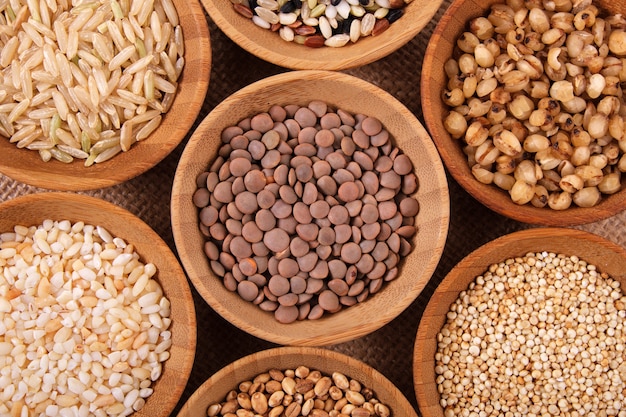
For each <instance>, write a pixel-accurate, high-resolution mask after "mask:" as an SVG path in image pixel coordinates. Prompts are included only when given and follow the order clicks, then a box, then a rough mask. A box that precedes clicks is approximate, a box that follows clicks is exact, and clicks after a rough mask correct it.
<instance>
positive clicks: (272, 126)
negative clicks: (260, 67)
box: [193, 101, 419, 323]
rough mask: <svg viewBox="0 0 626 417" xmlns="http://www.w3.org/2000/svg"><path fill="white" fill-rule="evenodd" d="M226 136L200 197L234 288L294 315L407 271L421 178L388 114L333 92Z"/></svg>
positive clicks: (306, 314)
mask: <svg viewBox="0 0 626 417" xmlns="http://www.w3.org/2000/svg"><path fill="white" fill-rule="evenodd" d="M222 141H223V144H222V146H221V148H220V149H219V156H218V157H217V159H216V160H215V161H214V162H213V163H212V164H211V166H210V167H209V169H208V170H207V171H206V172H203V173H202V174H201V175H199V176H198V178H197V187H198V188H197V190H196V192H195V193H194V196H193V201H194V204H195V205H196V206H197V207H198V208H199V226H200V229H201V231H202V233H203V234H204V235H205V236H206V238H207V239H206V242H205V246H204V251H205V253H206V255H207V257H208V258H209V261H210V265H211V268H212V270H213V271H214V272H215V274H216V275H218V276H219V277H220V278H221V279H222V280H223V282H224V285H225V286H226V288H228V289H229V290H231V291H236V292H238V293H239V295H240V296H241V297H242V298H243V299H245V300H247V301H250V302H253V303H254V304H257V305H258V306H259V307H260V308H261V309H263V310H265V311H271V312H274V315H275V317H276V319H277V320H278V321H279V322H283V323H288V322H293V321H295V320H303V319H317V318H319V317H321V316H322V315H323V314H324V313H334V312H337V311H339V310H341V309H342V308H344V307H348V306H351V305H354V304H356V303H359V302H362V301H364V300H365V299H367V298H368V297H369V296H370V295H371V294H374V293H376V292H378V291H379V290H380V289H381V288H382V286H383V285H384V283H385V282H387V281H390V280H393V279H395V278H396V277H397V275H398V267H399V263H400V259H401V258H402V257H404V256H406V255H407V254H408V253H409V252H410V251H411V248H412V244H411V239H412V238H413V236H414V235H415V234H416V232H417V231H416V227H415V216H416V215H417V213H418V211H419V203H418V201H417V200H416V198H415V197H413V196H412V195H413V194H414V193H415V192H416V190H417V187H418V183H417V177H416V175H415V173H414V172H413V165H412V162H411V160H410V159H409V157H408V156H407V155H406V154H404V153H402V152H401V151H400V149H399V148H397V147H396V146H395V145H394V144H393V143H392V138H391V137H390V135H389V132H388V131H387V130H386V129H385V128H384V126H383V125H382V123H381V122H380V121H379V120H378V119H376V118H375V117H371V116H366V115H362V114H357V115H355V116H353V115H351V114H349V113H348V112H346V111H343V110H341V109H339V110H336V111H333V110H332V109H331V108H329V107H328V105H327V104H326V103H324V102H321V101H312V102H310V103H309V105H308V106H305V107H301V106H296V105H287V106H284V107H283V106H277V105H276V106H272V107H271V108H270V109H269V111H268V112H264V113H259V114H256V115H254V116H251V117H248V118H246V119H244V120H242V121H241V122H240V123H239V124H238V125H236V126H231V127H228V128H226V129H224V131H223V132H222Z"/></svg>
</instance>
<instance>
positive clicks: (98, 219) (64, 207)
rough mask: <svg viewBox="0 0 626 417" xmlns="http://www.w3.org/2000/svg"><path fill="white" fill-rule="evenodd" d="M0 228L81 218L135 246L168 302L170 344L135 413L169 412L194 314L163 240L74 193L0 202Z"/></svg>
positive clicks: (190, 351) (192, 338)
mask: <svg viewBox="0 0 626 417" xmlns="http://www.w3.org/2000/svg"><path fill="white" fill-rule="evenodd" d="M0 213H1V214H0V231H1V232H8V231H12V230H13V227H14V226H15V225H18V224H19V225H24V226H32V225H39V224H41V223H42V222H43V221H44V220H46V219H51V220H70V221H72V222H77V221H83V222H85V223H86V224H91V225H94V226H97V225H102V226H104V227H105V228H106V229H107V230H108V231H109V232H110V233H111V234H112V235H114V236H118V237H120V238H122V239H124V240H125V241H126V242H127V243H132V244H133V245H135V250H136V251H137V253H138V254H139V256H140V257H141V259H142V261H143V262H144V263H146V262H151V263H153V264H155V266H156V267H157V271H158V272H157V279H158V281H159V283H160V284H161V287H162V288H163V292H164V294H165V295H166V296H167V298H168V299H169V300H170V302H171V318H172V324H171V326H170V330H171V332H172V347H171V348H170V355H171V356H170V358H169V359H168V360H167V361H166V362H165V363H164V364H163V373H162V374H161V376H160V378H159V379H158V380H157V381H156V383H154V384H153V388H154V393H153V395H151V396H150V397H149V398H148V400H147V401H146V405H145V407H144V408H143V409H141V410H140V411H139V412H137V413H135V414H134V415H136V416H150V417H154V416H162V417H166V416H169V414H170V413H171V411H172V410H173V409H174V407H175V406H176V404H177V402H178V400H179V399H180V397H181V395H182V392H183V389H184V387H185V385H186V384H187V380H188V378H189V375H190V373H191V367H192V365H193V360H194V355H195V347H196V316H195V308H194V304H193V299H192V296H191V290H190V288H189V285H188V284H187V278H186V276H185V273H184V271H183V269H182V267H181V266H180V264H179V263H178V260H177V259H176V257H175V256H174V254H173V253H172V251H171V250H170V249H169V247H168V246H167V244H166V243H165V242H164V241H163V240H162V239H161V238H160V237H159V236H158V235H157V234H156V232H154V231H153V230H152V229H151V228H150V227H149V226H148V225H147V224H145V223H144V222H143V221H142V220H140V219H139V218H137V217H136V216H134V215H133V214H132V213H130V212H128V211H126V210H124V209H122V208H119V207H117V206H115V205H113V204H111V203H108V202H106V201H103V200H100V199H97V198H95V197H89V196H84V195H79V194H73V193H39V194H29V195H25V196H22V197H18V198H16V199H14V200H9V201H7V202H5V203H3V204H2V205H0Z"/></svg>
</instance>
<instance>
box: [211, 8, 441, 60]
mask: <svg viewBox="0 0 626 417" xmlns="http://www.w3.org/2000/svg"><path fill="white" fill-rule="evenodd" d="M201 2H202V4H203V5H204V8H205V10H206V11H207V13H208V14H209V16H210V17H211V19H213V21H214V22H215V24H216V25H217V26H218V27H219V28H220V29H221V30H222V32H224V33H225V34H226V36H228V37H229V38H230V39H231V40H232V41H233V42H235V43H236V44H237V45H239V46H240V47H242V48H243V49H245V50H246V51H248V52H250V53H251V54H253V55H255V56H256V57H258V58H260V59H263V60H265V61H268V62H270V63H272V64H275V65H279V66H281V67H286V68H290V69H312V70H313V69H319V70H345V69H349V68H354V67H358V66H362V65H365V64H369V63H371V62H374V61H377V60H379V59H381V58H383V57H385V56H387V55H389V54H390V53H392V52H394V51H396V50H397V49H399V48H401V47H402V46H404V45H405V44H406V43H407V42H409V41H410V40H411V39H413V38H414V37H415V36H416V35H417V34H418V33H419V32H420V31H421V30H422V29H423V28H424V27H425V26H426V25H427V24H428V23H429V22H430V21H431V19H432V17H433V16H434V15H435V13H436V12H437V10H439V6H441V3H442V2H443V1H442V0H434V1H425V2H416V1H413V2H411V3H409V4H408V5H407V6H406V7H405V9H404V15H403V16H402V17H401V18H400V19H399V20H397V21H396V22H395V23H393V24H392V25H391V26H390V27H389V29H387V30H386V31H385V32H383V33H381V34H380V35H377V36H375V37H372V36H367V37H362V38H360V39H359V40H358V41H357V42H355V43H351V42H349V43H348V45H346V46H343V47H340V48H333V47H322V48H310V47H307V46H303V45H300V44H297V43H295V42H287V41H285V40H283V39H282V38H281V37H280V36H279V35H278V33H277V32H272V31H270V30H268V29H263V28H260V27H258V26H257V25H256V24H254V23H253V22H252V21H251V20H250V19H248V18H246V17H243V16H241V15H240V14H239V13H237V12H236V11H235V10H234V8H233V4H232V2H231V1H221V0H201Z"/></svg>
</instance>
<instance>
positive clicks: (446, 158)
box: [421, 0, 626, 226]
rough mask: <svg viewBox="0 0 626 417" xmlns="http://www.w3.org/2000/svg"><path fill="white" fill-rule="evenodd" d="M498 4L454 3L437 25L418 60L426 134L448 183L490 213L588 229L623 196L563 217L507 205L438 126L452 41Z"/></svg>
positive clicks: (616, 8)
mask: <svg viewBox="0 0 626 417" xmlns="http://www.w3.org/2000/svg"><path fill="white" fill-rule="evenodd" d="M495 3H504V2H503V1H497V0H455V1H454V2H452V4H451V5H450V7H449V8H448V10H447V11H446V13H445V14H444V15H443V17H442V18H441V20H440V21H439V23H438V25H437V27H436V29H435V31H434V33H433V36H432V37H431V40H430V41H429V45H428V47H427V49H426V54H425V56H424V64H423V67H422V81H421V93H422V109H423V112H424V120H425V122H426V126H427V127H428V131H429V132H430V134H431V135H432V138H433V141H434V142H435V144H436V146H437V150H438V151H439V153H440V155H441V158H442V160H443V162H444V164H445V165H446V168H447V169H448V171H449V172H450V174H451V175H452V176H453V178H454V179H455V180H456V181H457V182H458V183H459V184H460V185H461V186H462V187H463V188H464V189H465V190H467V192H468V193H469V194H471V195H472V196H473V197H474V198H475V199H477V200H478V201H480V202H481V203H482V204H484V205H485V206H487V207H489V208H490V209H491V210H493V211H495V212H497V213H499V214H502V215H504V216H507V217H510V218H512V219H515V220H518V221H521V222H525V223H530V224H540V225H545V226H570V225H578V224H585V223H591V222H593V221H596V220H600V219H604V218H607V217H610V216H612V215H614V214H616V213H618V212H620V211H622V210H623V209H624V207H626V195H625V194H626V192H624V191H623V188H622V191H620V192H618V193H616V194H613V195H609V196H606V195H605V196H603V198H602V201H601V202H600V203H599V204H598V205H597V206H594V207H592V208H580V207H576V206H574V204H572V206H571V207H570V208H568V209H567V210H564V211H555V210H552V209H549V208H537V207H533V206H532V205H530V204H526V205H523V206H520V205H517V204H515V203H513V202H512V201H511V199H510V197H509V194H508V193H507V192H506V191H503V190H500V189H499V188H498V187H497V186H495V185H486V184H482V183H480V182H478V181H477V180H476V179H475V178H474V176H473V175H472V173H471V170H470V167H469V166H468V164H467V157H466V156H465V155H464V154H463V151H462V149H461V145H460V142H459V141H458V140H455V139H452V138H451V136H450V135H449V134H448V132H447V131H446V129H445V128H444V126H443V120H444V118H445V117H446V115H447V114H448V107H447V106H446V105H445V103H444V102H443V100H442V97H441V94H442V92H443V91H444V90H445V88H446V84H447V77H446V75H445V72H444V70H443V67H444V64H445V62H446V61H447V60H448V59H449V58H450V57H451V56H452V53H453V50H454V46H455V44H456V39H457V38H458V37H459V35H460V34H461V33H463V32H464V31H465V30H467V25H468V22H469V21H470V20H471V19H472V18H475V17H479V16H484V15H485V13H486V12H487V11H488V10H489V8H490V7H491V5H492V4H495ZM594 4H596V5H597V6H598V7H600V8H602V9H604V10H606V11H610V12H612V13H624V12H626V2H624V1H613V2H609V1H606V0H604V1H596V2H594Z"/></svg>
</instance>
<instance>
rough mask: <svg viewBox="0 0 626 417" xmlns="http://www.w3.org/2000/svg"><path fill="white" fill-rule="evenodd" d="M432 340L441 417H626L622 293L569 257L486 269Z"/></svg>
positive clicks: (533, 258) (532, 256)
mask: <svg viewBox="0 0 626 417" xmlns="http://www.w3.org/2000/svg"><path fill="white" fill-rule="evenodd" d="M437 341H438V349H437V352H436V355H435V371H436V374H437V384H438V389H439V393H440V395H441V400H440V401H441V406H442V407H443V408H444V410H445V411H444V415H445V416H446V417H452V416H513V415H515V416H519V415H523V416H529V417H530V416H549V415H553V416H556V415H562V416H572V417H574V416H583V415H589V416H592V415H593V416H624V415H626V413H625V411H624V410H625V409H626V397H625V394H626V361H625V358H626V357H625V355H624V351H625V349H626V297H625V296H624V295H623V294H622V292H621V290H620V285H619V282H618V281H616V280H614V279H612V278H611V277H609V276H607V275H606V274H603V273H600V272H599V271H598V270H597V268H596V267H595V266H594V265H591V264H588V263H586V262H585V261H583V260H581V259H579V258H578V257H576V256H566V255H563V254H556V253H549V252H541V253H529V254H527V255H526V256H524V257H520V258H511V259H507V260H506V261H504V262H501V263H498V264H493V265H491V266H490V267H489V269H488V270H487V271H486V272H485V273H484V274H483V275H481V276H478V277H477V278H476V279H475V281H474V282H472V283H471V284H470V286H469V289H468V290H467V291H464V292H462V293H461V294H460V296H459V298H458V299H457V300H456V302H455V303H453V304H452V306H451V308H450V311H449V312H448V316H447V322H446V323H445V325H444V326H443V328H442V329H441V331H440V333H439V334H438V336H437Z"/></svg>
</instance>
